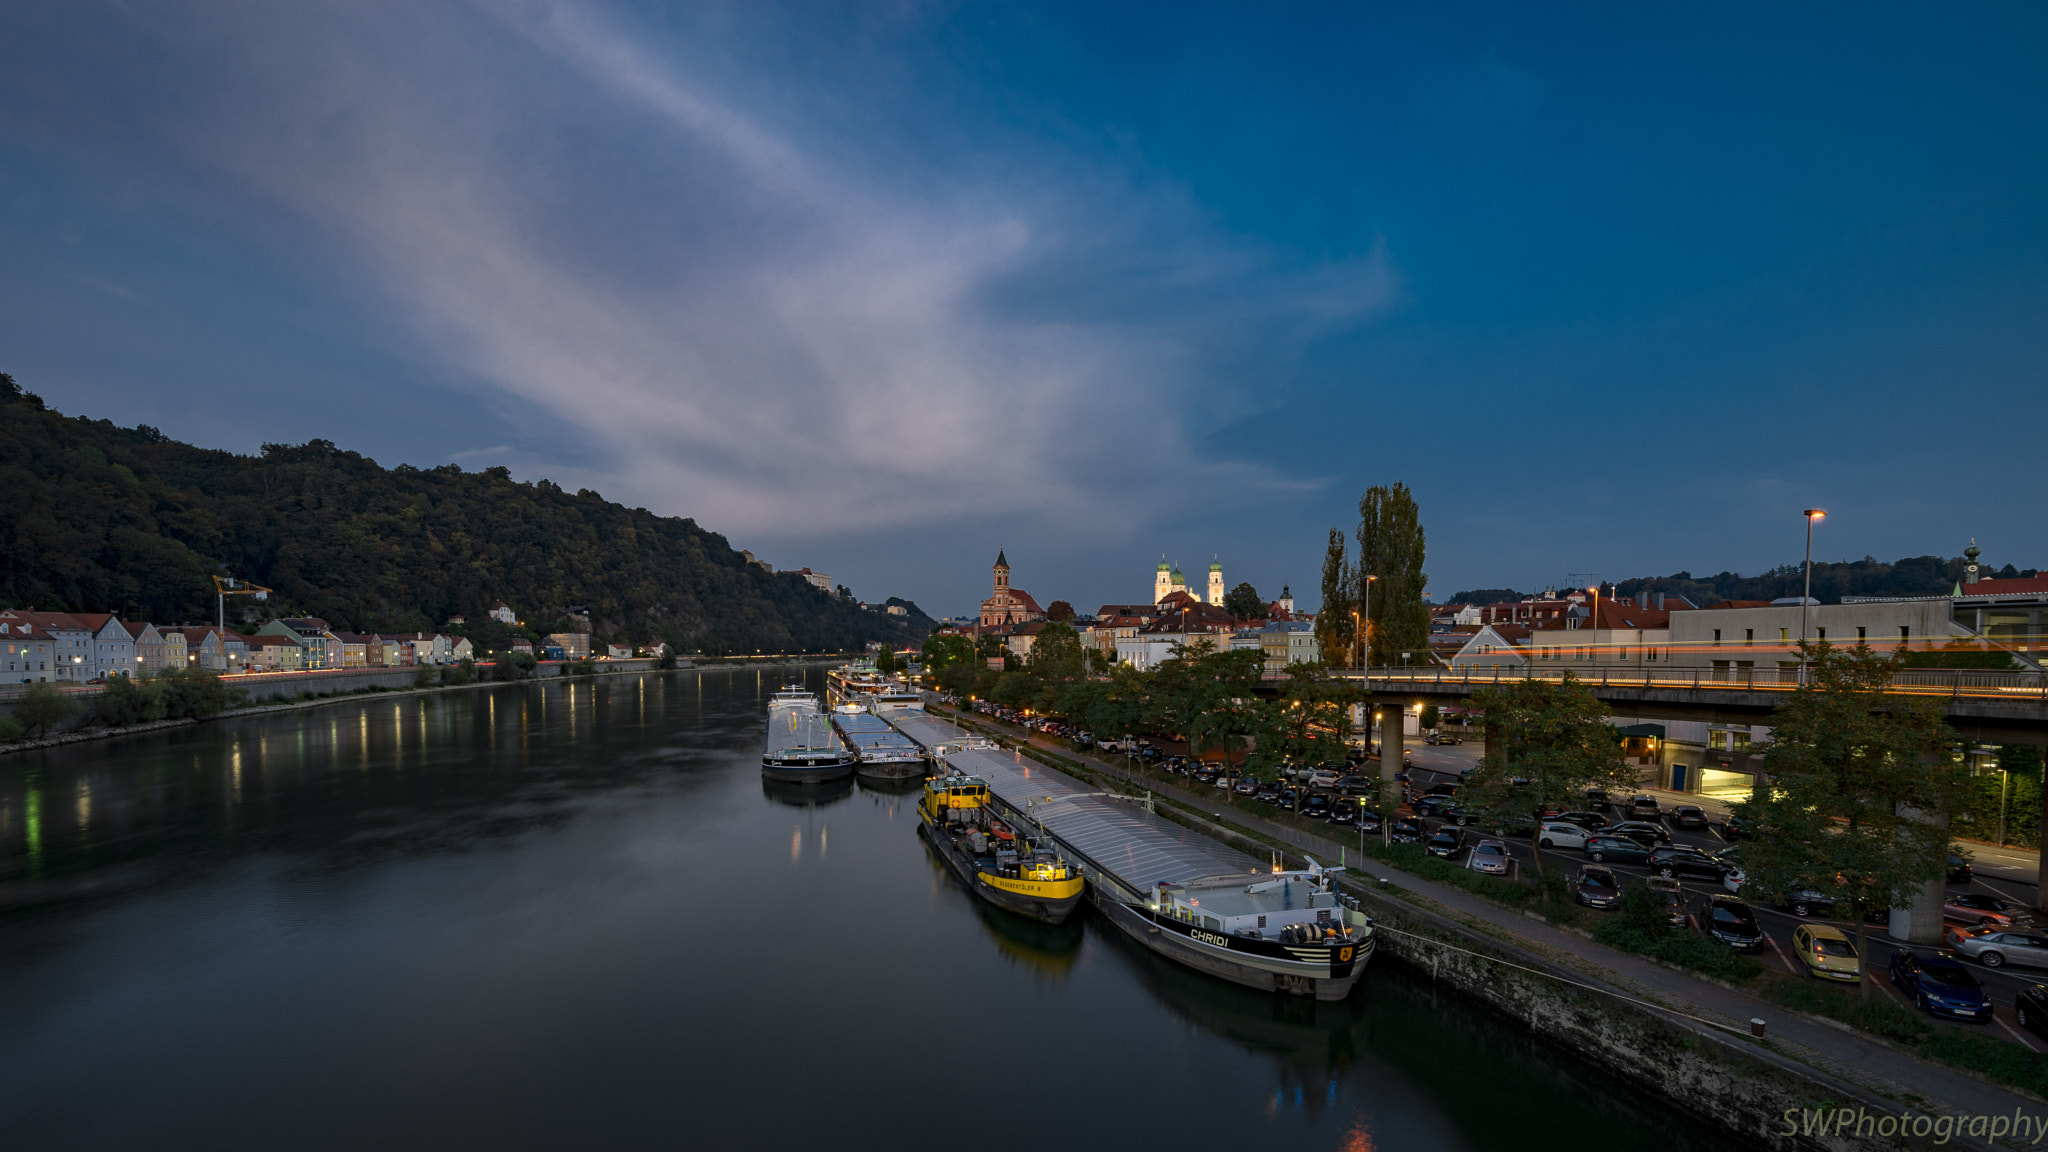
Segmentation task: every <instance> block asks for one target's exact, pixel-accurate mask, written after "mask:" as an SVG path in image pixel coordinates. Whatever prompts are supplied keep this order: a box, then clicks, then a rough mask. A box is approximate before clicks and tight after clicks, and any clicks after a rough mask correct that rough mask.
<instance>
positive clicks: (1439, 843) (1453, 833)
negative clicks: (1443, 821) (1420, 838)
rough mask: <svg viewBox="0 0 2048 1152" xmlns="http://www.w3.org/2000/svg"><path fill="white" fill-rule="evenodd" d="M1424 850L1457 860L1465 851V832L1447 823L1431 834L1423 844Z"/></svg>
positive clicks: (1432, 854) (1433, 854) (1434, 854)
mask: <svg viewBox="0 0 2048 1152" xmlns="http://www.w3.org/2000/svg"><path fill="white" fill-rule="evenodd" d="M1423 850H1424V851H1426V852H1428V853H1429V854H1430V855H1431V856H1441V857H1443V858H1444V859H1446V860H1456V859H1457V858H1458V857H1459V855H1461V854H1462V853H1463V852H1464V851H1465V833H1464V832H1462V831H1460V830H1459V829H1457V828H1454V827H1451V826H1449V825H1446V826H1444V827H1442V828H1439V829H1437V830H1436V831H1434V832H1432V833H1430V834H1429V839H1428V841H1426V842H1425V843H1424V844H1423Z"/></svg>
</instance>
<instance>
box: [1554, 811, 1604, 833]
mask: <svg viewBox="0 0 2048 1152" xmlns="http://www.w3.org/2000/svg"><path fill="white" fill-rule="evenodd" d="M1556 818H1557V819H1559V820H1563V821H1566V822H1568V823H1571V824H1577V825H1578V826H1579V827H1581V828H1584V829H1586V830H1587V831H1588V832H1598V831H1599V830H1601V829H1602V828H1605V827H1607V817H1605V816H1602V815H1600V814H1599V813H1598V812H1559V813H1558V814H1557V817H1556Z"/></svg>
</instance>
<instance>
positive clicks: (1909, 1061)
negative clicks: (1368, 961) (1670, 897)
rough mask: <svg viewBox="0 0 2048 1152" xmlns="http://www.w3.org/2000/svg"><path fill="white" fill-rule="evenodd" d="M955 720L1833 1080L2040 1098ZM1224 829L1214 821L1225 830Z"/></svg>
mask: <svg viewBox="0 0 2048 1152" xmlns="http://www.w3.org/2000/svg"><path fill="white" fill-rule="evenodd" d="M961 718H962V719H965V720H968V721H969V722H972V723H975V724H978V725H982V726H984V727H987V728H990V729H997V730H1000V731H1001V732H1002V733H1003V735H1004V736H1005V737H1007V738H1009V739H1011V740H1013V741H1018V740H1021V741H1024V742H1027V743H1030V744H1031V745H1033V746H1035V747H1038V748H1041V749H1042V750H1044V751H1047V752H1051V753H1053V754H1054V755H1057V756H1059V757H1061V758H1063V759H1066V760H1071V761H1076V762H1078V763H1080V764H1082V765H1083V766H1085V767H1086V768H1088V769H1090V770H1092V771H1096V772H1101V773H1103V774H1105V775H1108V776H1111V777H1114V778H1116V779H1119V780H1122V781H1125V782H1127V783H1130V784H1135V785H1138V786H1141V787H1143V788H1146V789H1149V790H1150V791H1152V792H1154V793H1156V794H1158V795H1160V796H1163V797H1166V798H1169V799H1172V800H1176V801H1178V802H1180V803H1181V804H1184V805H1189V806H1192V807H1193V808H1194V809H1195V810H1196V811H1197V812H1201V813H1208V814H1210V815H1211V816H1212V817H1214V818H1215V820H1216V821H1218V822H1219V823H1221V824H1224V825H1227V826H1235V827H1237V828H1241V829H1246V830H1249V831H1251V832H1254V833H1256V834H1258V835H1260V836H1264V837H1268V838H1270V839H1273V840H1276V841H1279V842H1281V843H1284V844H1290V845H1293V846H1294V847H1295V848H1296V849H1298V850H1300V851H1302V852H1304V853H1307V854H1309V855H1313V856H1315V857H1316V858H1317V859H1318V860H1320V861H1322V862H1323V863H1326V864H1327V863H1333V862H1335V861H1337V860H1338V859H1339V858H1340V857H1341V858H1343V859H1346V860H1350V861H1354V862H1355V863H1357V864H1359V865H1361V866H1359V867H1355V868H1354V869H1353V871H1354V872H1357V873H1359V874H1361V875H1363V876H1365V877H1368V878H1373V879H1377V878H1379V877H1386V878H1388V879H1389V880H1391V881H1392V882H1393V883H1394V884H1395V885H1397V886H1399V887H1400V888H1402V889H1405V890H1407V891H1408V892H1410V893H1412V894H1415V895H1418V896H1422V897H1424V898H1425V899H1427V900H1428V901H1429V902H1431V903H1432V904H1434V905H1436V906H1437V909H1438V910H1439V911H1440V912H1441V913H1443V914H1445V915H1448V916H1449V917H1450V918H1451V919H1453V920H1456V921H1458V922H1460V923H1462V924H1464V925H1465V926H1466V927H1468V928H1472V929H1474V930H1478V931H1483V932H1485V933H1486V934H1488V935H1492V936H1495V937H1496V938H1501V939H1505V940H1508V941H1511V942H1513V943H1515V944H1518V945H1519V946H1521V947H1524V948H1527V949H1529V950H1530V951H1533V952H1536V953H1538V954H1539V955H1543V956H1545V957H1547V958H1549V959H1551V960H1552V961H1553V962H1555V963H1559V964H1561V965H1564V966H1566V967H1569V968H1570V969H1572V970H1573V971H1575V972H1579V973H1581V974H1583V975H1584V976H1585V977H1586V978H1587V979H1588V981H1589V982H1592V983H1595V984H1600V985H1605V986H1606V987H1607V988H1609V989H1611V990H1612V991H1615V992H1617V993H1620V994H1623V995H1625V996H1629V997H1632V998H1636V999H1641V1000H1647V1001H1649V1002H1651V1003H1653V1004H1656V1005H1659V1006H1661V1007H1663V1008H1665V1009H1667V1010H1669V1011H1672V1012H1677V1013H1681V1014H1684V1015H1689V1016H1695V1017H1703V1018H1706V1019H1708V1020H1711V1021H1714V1022H1715V1023H1718V1024H1720V1025H1722V1026H1724V1027H1726V1028H1729V1029H1731V1030H1737V1031H1743V1032H1746V1031H1747V1030H1748V1022H1749V1021H1750V1020H1751V1019H1752V1018H1761V1019H1764V1020H1766V1021H1768V1022H1769V1034H1770V1036H1771V1038H1772V1047H1773V1048H1774V1049H1776V1050H1777V1051H1779V1052H1781V1053H1783V1054H1785V1055H1787V1056H1790V1057H1792V1058H1793V1059H1796V1060H1798V1061H1799V1062H1801V1063H1804V1064H1806V1065H1808V1066H1809V1067H1812V1068H1814V1069H1816V1070H1819V1071H1821V1072H1824V1073H1826V1074H1827V1075H1830V1076H1833V1077H1835V1078H1836V1079H1839V1080H1842V1081H1845V1082H1847V1083H1850V1084H1855V1085H1858V1086H1860V1087H1863V1088H1865V1089H1866V1090H1869V1091H1872V1092H1877V1093H1879V1094H1881V1095H1883V1096H1885V1097H1887V1098H1890V1099H1892V1100H1896V1101H1900V1102H1902V1103H1904V1102H1916V1103H1914V1106H1915V1107H1919V1108H1921V1109H1923V1110H1930V1111H1931V1110H1943V1111H1949V1112H1967V1113H1973V1114H1983V1115H1992V1114H2005V1115H2010V1114H2012V1112H2013V1110H2014V1109H2015V1108H2018V1109H2021V1110H2023V1111H2026V1112H2028V1113H2029V1114H2036V1113H2040V1112H2042V1111H2044V1110H2048V1109H2044V1107H2043V1104H2042V1103H2041V1102H2039V1101H2036V1100H2035V1099H2033V1098H2032V1097H2030V1096H2027V1095H2025V1094H2022V1093H2019V1092H2016V1091H2013V1090H2011V1089H2007V1088H2004V1087H2002V1086H1999V1085H1995V1084H1991V1083H1988V1082H1986V1081H1983V1080H1979V1079H1976V1078H1975V1077H1973V1076H1970V1075H1968V1074H1967V1073H1964V1072H1961V1071H1959V1070H1956V1069H1952V1068H1949V1067H1947V1066H1945V1065H1940V1064H1935V1063H1932V1062H1930V1061H1926V1060H1922V1059H1920V1058H1919V1057H1918V1056H1915V1055H1913V1054H1912V1053H1910V1052H1908V1051H1906V1050H1905V1049H1903V1048H1900V1047H1897V1046H1894V1045H1892V1044H1889V1043H1887V1042H1885V1041H1882V1040H1878V1039H1876V1038H1875V1037H1870V1036H1867V1035H1865V1034H1862V1033H1858V1032H1852V1031H1848V1030H1847V1029H1846V1026H1844V1025H1840V1024H1837V1023H1835V1022H1832V1021H1827V1022H1823V1021H1821V1020H1818V1019H1815V1018H1809V1017H1806V1016H1802V1015H1799V1014H1797V1013H1795V1012H1792V1011H1791V1010H1790V1009H1787V1008H1784V1007H1781V1006H1779V1005H1776V1004H1772V1003H1770V1002H1768V1001H1765V1000H1763V999H1760V998H1758V997H1756V996H1753V995H1750V994H1749V993H1747V992H1742V991H1739V990H1736V989H1734V988H1731V987H1726V986H1723V985H1720V984H1717V983H1714V982H1711V981H1708V980H1704V979H1701V978H1699V977H1696V976H1693V975H1691V974H1689V973H1685V972H1681V971H1677V970H1674V969H1671V968H1666V967H1664V966H1663V965H1661V964H1659V963H1657V962H1655V961H1652V960H1649V959H1647V958H1644V957H1640V956H1632V955H1629V954H1628V953H1624V952H1617V951H1615V950H1614V949H1611V948H1608V947H1607V946H1605V945H1603V944H1600V943H1598V942H1597V941H1594V940H1591V939H1589V938H1587V937H1585V936H1583V935H1580V934H1579V933H1577V932H1572V931H1568V930H1566V929H1564V928H1560V927H1558V926H1556V925H1552V924H1549V923H1547V922H1544V921H1542V920H1539V919H1537V918H1535V917H1533V916H1531V915H1529V914H1526V913H1522V912H1518V911H1515V910H1513V909H1509V908H1505V907H1502V906H1500V905H1497V904H1494V903H1492V902H1490V901H1487V900H1484V899H1481V898H1480V897H1478V896H1475V895H1472V894H1470V893H1467V892H1465V891H1463V890H1461V889H1457V888H1451V887H1448V886H1446V885H1442V884H1437V883H1434V882H1432V881H1429V880H1425V879H1422V878H1421V877H1418V876H1413V875H1410V874H1408V873H1405V872H1401V871H1400V870H1398V869H1394V868H1391V867H1388V866H1387V865H1384V864H1381V863H1379V862H1377V861H1374V862H1371V863H1370V864H1366V863H1364V862H1363V861H1356V859H1355V853H1354V852H1352V851H1351V850H1349V849H1347V848H1346V846H1345V845H1344V844H1343V842H1342V841H1340V840H1336V839H1333V838H1330V837H1327V836H1323V835H1319V834H1317V833H1315V832H1311V831H1308V830H1305V829H1301V828H1296V827H1293V826H1291V825H1286V824H1281V823H1279V822H1277V821H1272V820H1266V819H1263V818H1261V817H1258V816H1255V815H1252V814H1250V813H1247V812H1243V811H1239V810H1236V809H1228V808H1225V806H1223V805H1221V804H1219V803H1217V800H1218V797H1216V796H1215V795H1213V794H1211V795H1203V794H1201V793H1200V792H1198V791H1195V790H1192V789H1187V788H1183V787H1181V786H1179V785H1176V784H1172V783H1167V782H1162V781H1159V780H1156V779H1153V778H1151V777H1149V776H1144V775H1140V774H1138V773H1136V772H1133V771H1130V770H1129V769H1127V768H1125V767H1124V766H1123V765H1121V764H1118V763H1115V762H1112V761H1108V760H1104V759H1101V758H1099V757H1096V756H1091V755H1088V754H1085V753H1078V752H1075V751H1073V750H1072V749H1070V748H1067V747H1065V746H1063V745H1060V744H1058V743H1056V742H1054V741H1052V740H1049V739H1045V738H1043V737H1039V736H1037V735H1035V734H1033V733H1030V732H1027V731H1024V730H1021V729H1017V728H1014V727H1012V726H1010V725H1005V724H1001V723H999V722H997V721H994V720H992V719H991V718H989V717H986V716H980V715H966V714H961ZM1229 830H1230V829H1229V828H1228V827H1222V828H1219V829H1218V831H1219V832H1223V833H1225V834H1226V835H1227V834H1228V832H1229Z"/></svg>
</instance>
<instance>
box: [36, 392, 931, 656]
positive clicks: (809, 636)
mask: <svg viewBox="0 0 2048 1152" xmlns="http://www.w3.org/2000/svg"><path fill="white" fill-rule="evenodd" d="M0 492H4V493H5V494H6V497H5V499H4V500H0V604H6V605H9V606H13V607H33V608H39V609H44V610H51V611H112V612H119V613H120V614H121V615H122V616H123V617H124V618H125V619H131V620H151V621H157V622H164V623H176V622H184V621H194V622H197V621H204V620H210V619H212V618H213V615H214V597H213V585H212V582H211V580H210V579H209V578H210V577H211V576H212V575H214V574H215V573H227V574H232V575H235V576H238V577H243V578H245V579H248V580H253V581H255V582H257V583H259V584H264V585H268V586H270V587H272V588H274V589H276V590H277V595H276V596H275V597H273V598H272V600H271V602H270V603H269V604H266V605H254V604H250V603H248V602H247V601H246V598H244V602H242V603H238V604H235V605H234V607H233V608H232V609H231V611H232V612H233V613H235V614H236V615H237V616H239V615H240V614H241V613H243V612H248V611H260V612H261V613H262V614H263V615H266V616H272V615H289V614H295V613H304V614H307V615H313V616H319V617H322V618H324V619H326V620H328V621H329V622H330V623H332V624H333V625H334V626H335V627H337V628H341V629H346V630H356V631H393V632H396V631H406V632H411V631H415V630H422V629H435V628H439V627H441V626H442V625H443V624H444V622H445V621H447V619H448V618H449V617H450V616H451V615H456V614H462V615H466V616H468V617H469V618H470V619H471V620H478V619H480V618H481V617H482V616H483V612H484V609H485V607H486V606H487V605H489V604H490V603H491V602H492V601H493V600H504V601H505V602H506V603H508V604H510V605H512V607H513V609H514V610H515V611H516V612H518V613H519V614H520V615H521V617H522V618H523V619H525V620H526V621H527V622H528V623H529V624H530V625H532V626H533V627H534V628H535V629H537V630H538V631H542V632H545V631H549V630H551V629H552V628H553V627H554V626H555V625H556V623H557V622H558V621H561V620H562V619H563V617H564V614H565V612H566V610H567V609H568V608H569V607H571V606H581V607H587V608H588V609H589V611H590V618H591V622H592V625H593V632H594V634H595V637H596V638H597V639H598V640H600V641H604V640H609V641H611V642H613V643H625V642H646V641H649V640H654V639H663V640H667V641H669V642H670V643H672V644H674V645H675V646H676V647H677V648H678V649H680V650H683V651H705V652H710V653H721V652H753V651H755V650H756V649H760V650H763V651H768V652H785V651H796V650H804V649H809V650H814V651H815V650H820V649H844V648H857V647H859V646H861V645H863V644H865V643H866V642H867V641H870V640H887V641H893V642H900V643H915V642H916V641H917V640H918V639H919V638H921V637H922V636H923V634H924V633H925V631H926V630H927V629H929V628H930V626H931V620H930V619H929V618H928V617H926V616H925V615H924V613H922V612H920V611H918V610H917V609H916V608H915V607H914V606H911V607H910V608H909V611H910V615H908V616H891V615H887V614H885V613H883V612H880V611H877V610H864V609H862V608H861V607H860V606H859V605H858V604H856V603H854V602H852V601H850V600H847V599H845V598H843V597H840V596H837V595H833V594H831V593H827V592H824V591H822V590H820V589H817V588H814V587H812V586H811V585H809V584H807V583H806V582H804V581H803V580H802V579H801V578H799V577H797V576H795V575H780V576H778V575H775V574H773V573H770V572H768V571H766V570H764V569H762V568H760V567H759V566H756V565H750V564H748V563H747V562H746V560H745V559H744V558H743V557H742V556H741V555H740V554H739V553H738V552H736V551H734V550H733V549H732V547H730V546H729V545H728V544H727V543H726V541H725V538H724V537H723V536H720V535H718V534H716V533H714V532H707V531H705V530H704V529H702V528H700V527H698V526H697V524H696V522H695V521H692V520H687V519H678V518H676V517H670V516H656V515H654V514H653V513H651V512H649V511H647V510H646V509H644V508H626V507H623V506H621V505H618V504H614V503H611V502H609V501H607V500H605V499H604V498H603V497H602V496H599V495H598V494H597V493H595V492H591V491H587V490H586V491H580V492H575V493H570V492H565V491H563V490H562V489H561V488H559V487H557V486H556V485H554V484H552V483H550V482H549V481H546V480H542V481H539V482H537V483H533V484H521V483H517V482H515V481H514V480H513V479H512V478H511V476H510V474H509V473H508V472H507V471H506V470H505V469H503V468H487V469H485V470H483V471H481V472H465V471H463V470H462V469H461V468H459V467H457V466H455V465H452V464H447V465H442V466H441V467H438V468H428V469H420V468H413V467H411V466H408V465H403V464H401V465H399V466H398V467H397V468H392V469H386V468H383V467H381V466H379V465H378V464H377V462H376V461H374V460H370V459H366V458H365V457H363V456H361V455H359V454H357V453H354V452H347V451H343V450H341V449H339V448H336V447H335V446H334V445H333V444H330V443H328V442H326V441H324V440H313V441H309V442H308V443H305V444H301V445H296V446H287V445H281V444H267V445H265V446H264V448H263V453H262V455H260V456H253V457H252V456H238V455H235V454H234V453H231V452H222V451H216V450H212V449H206V448H196V447H194V446H192V445H189V444H181V443H179V442H177V441H175V440H170V439H167V438H165V437H164V436H163V435H162V434H161V433H159V432H157V431H156V430H155V429H153V428H148V427H137V428H120V427H116V426H115V425H114V424H113V423H112V422H111V421H107V420H90V419H87V418H86V417H83V416H78V417H66V416H64V415H62V414H60V413H58V412H55V411H51V410H48V409H47V408H46V407H45V406H44V404H43V402H42V401H41V400H40V399H38V398H37V397H36V396H35V395H34V394H32V393H23V392H22V391H21V390H20V388H19V386H17V385H16V384H15V383H14V382H13V380H12V379H10V378H8V377H6V376H4V375H0ZM892 602H897V603H901V602H898V601H892Z"/></svg>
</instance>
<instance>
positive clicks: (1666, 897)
mask: <svg viewBox="0 0 2048 1152" xmlns="http://www.w3.org/2000/svg"><path fill="white" fill-rule="evenodd" d="M1643 887H1645V888H1646V889H1648V890H1649V893H1650V898H1651V899H1652V900H1655V901H1656V902H1657V905H1658V907H1659V908H1661V909H1662V910H1663V912H1664V922H1665V923H1666V924H1668V925H1670V926H1671V927H1673V928H1690V927H1692V910H1691V908H1689V907H1687V905H1686V899H1685V886H1684V885H1683V884H1680V883H1679V882H1678V881H1676V880H1667V879H1665V878H1664V877H1662V876H1651V877H1648V878H1647V879H1645V880H1644V881H1643Z"/></svg>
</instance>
